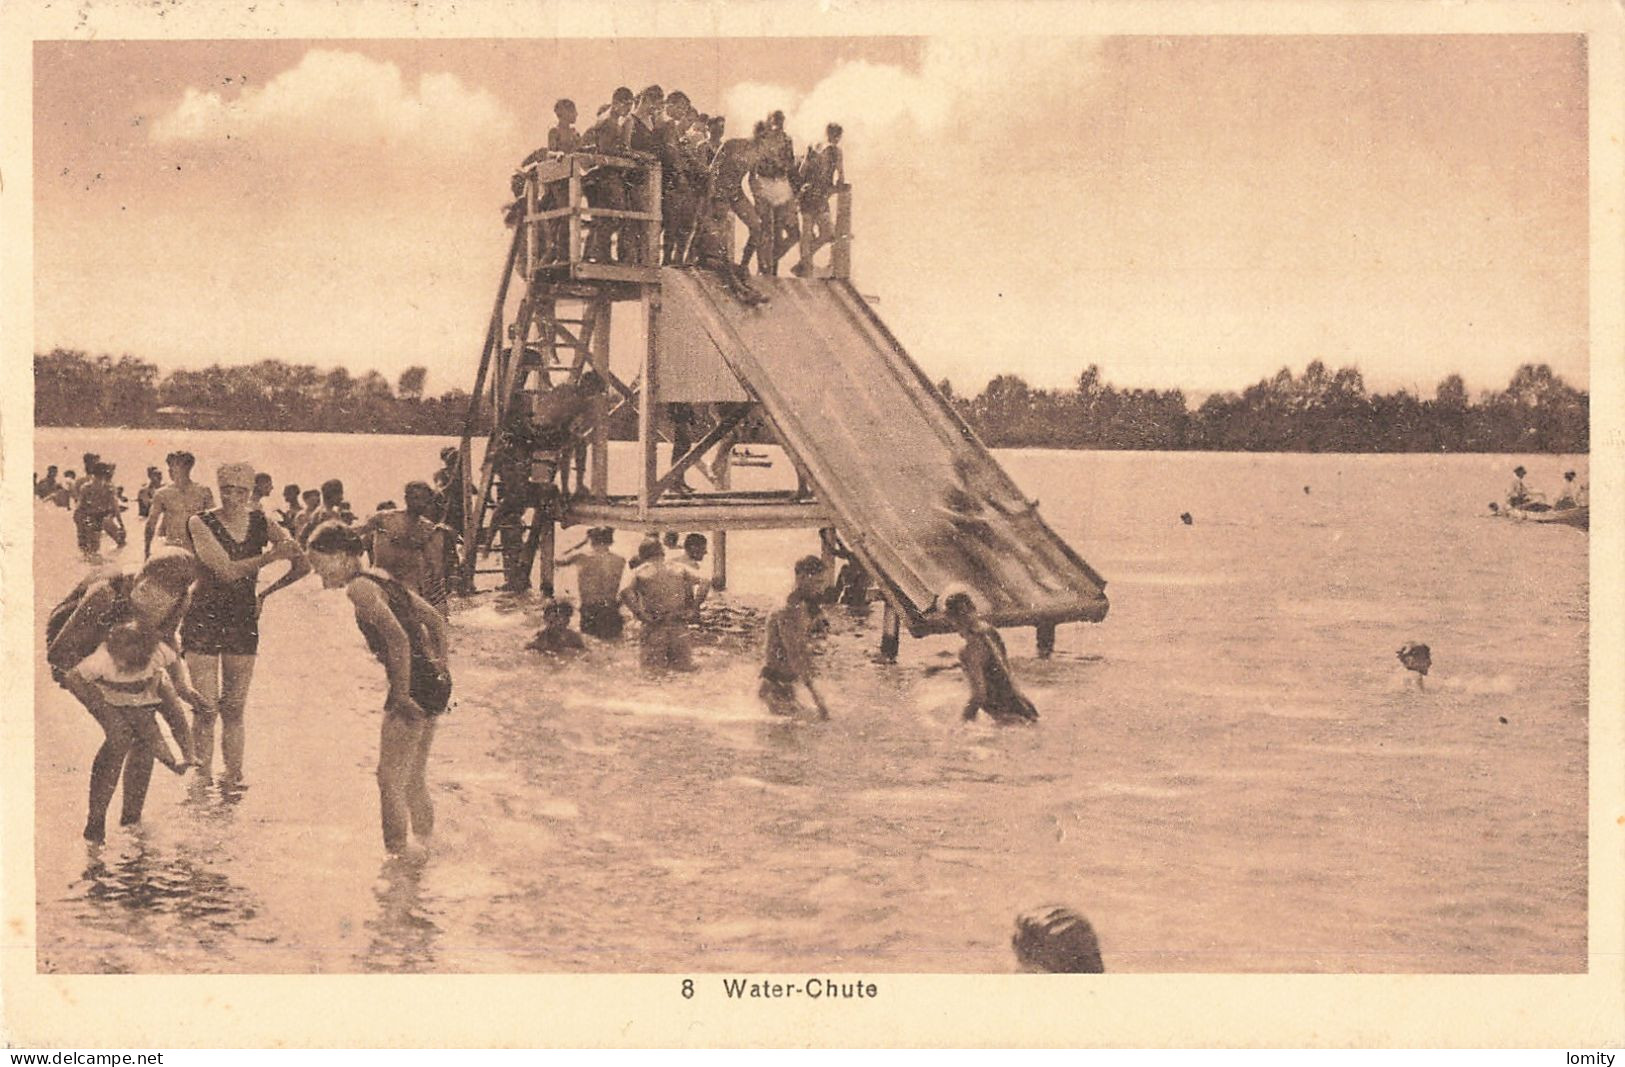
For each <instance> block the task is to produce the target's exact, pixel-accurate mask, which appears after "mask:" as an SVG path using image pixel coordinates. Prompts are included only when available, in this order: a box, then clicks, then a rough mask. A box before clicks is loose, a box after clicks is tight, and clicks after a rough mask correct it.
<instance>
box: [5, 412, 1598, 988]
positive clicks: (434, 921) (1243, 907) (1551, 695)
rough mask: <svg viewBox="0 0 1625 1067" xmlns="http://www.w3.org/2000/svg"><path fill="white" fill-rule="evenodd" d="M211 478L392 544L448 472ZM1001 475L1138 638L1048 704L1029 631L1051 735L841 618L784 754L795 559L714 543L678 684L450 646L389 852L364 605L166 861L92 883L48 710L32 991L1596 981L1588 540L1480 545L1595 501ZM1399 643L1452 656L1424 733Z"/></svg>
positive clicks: (1120, 461)
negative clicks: (903, 977)
mask: <svg viewBox="0 0 1625 1067" xmlns="http://www.w3.org/2000/svg"><path fill="white" fill-rule="evenodd" d="M184 443H185V444H187V445H188V446H190V447H191V448H192V450H193V451H195V452H196V453H197V454H198V456H199V460H200V474H203V475H206V474H207V473H209V472H212V470H213V467H214V465H215V464H216V463H217V462H220V461H223V460H227V459H235V458H239V457H240V456H250V457H252V458H254V459H255V460H256V462H257V464H258V465H259V467H260V468H261V469H265V470H269V471H271V472H272V473H273V474H274V475H275V476H276V478H277V481H278V484H279V487H280V484H281V483H282V482H283V481H285V480H296V481H299V482H300V484H304V485H313V484H317V483H319V482H320V481H321V480H322V478H324V477H328V476H331V475H333V474H338V475H340V476H342V477H344V478H345V479H346V482H347V484H348V485H349V487H350V490H351V492H350V497H351V499H352V501H354V502H355V503H356V505H357V507H358V509H359V510H362V511H363V512H365V511H366V510H368V509H370V507H371V505H372V504H374V503H376V502H377V501H378V500H382V499H386V498H393V499H396V500H399V499H400V484H401V483H402V482H403V481H405V480H406V479H407V478H408V477H422V476H426V475H427V474H428V473H429V472H430V471H432V469H433V467H434V466H435V460H434V456H435V452H436V450H437V449H438V447H439V446H440V444H441V443H442V442H440V441H438V440H433V439H427V438H381V439H380V438H364V437H349V436H321V435H297V434H287V435H254V434H211V433H196V434H185V435H184ZM171 447H174V443H172V442H171V441H169V440H160V439H155V438H153V437H152V436H151V435H150V432H142V431H74V430H42V431H40V432H39V433H38V437H37V440H36V466H37V467H39V468H41V469H43V468H44V466H45V464H46V463H57V464H58V465H59V466H63V467H70V466H71V467H75V468H77V467H78V466H79V464H78V462H77V460H78V454H79V453H80V452H82V451H84V450H85V449H86V448H94V449H95V450H97V451H99V452H100V453H101V454H102V455H103V457H104V458H106V459H110V460H114V461H117V462H118V463H119V466H120V471H119V473H120V479H119V480H120V481H122V482H124V483H125V484H126V486H127V487H128V488H129V490H130V491H131V492H132V495H133V490H134V489H135V487H136V482H137V480H138V477H139V474H138V472H139V471H140V470H141V469H143V468H144V467H145V466H146V465H147V464H148V463H155V462H158V461H159V460H160V458H161V456H162V454H163V452H165V451H167V450H168V449H169V448H171ZM1001 459H1002V460H1003V461H1004V462H1005V463H1006V465H1007V467H1008V468H1009V469H1010V471H1011V473H1012V474H1013V475H1014V476H1015V477H1016V479H1017V480H1018V481H1019V482H1020V483H1021V484H1022V486H1023V488H1024V489H1025V490H1026V491H1027V493H1028V494H1029V495H1030V496H1035V497H1038V498H1039V499H1040V500H1041V501H1042V504H1043V513H1044V515H1045V516H1046V518H1047V519H1048V521H1049V522H1050V523H1051V524H1052V525H1053V526H1054V527H1055V528H1056V529H1057V530H1058V531H1059V532H1060V533H1061V534H1062V536H1063V537H1065V538H1066V539H1067V540H1068V541H1069V542H1070V543H1071V544H1072V545H1073V546H1074V547H1075V548H1076V549H1078V551H1079V552H1080V554H1082V555H1083V556H1084V557H1085V558H1086V559H1088V560H1089V562H1090V563H1091V564H1092V565H1093V566H1094V567H1095V568H1096V569H1097V570H1099V571H1100V572H1101V573H1102V574H1104V575H1105V576H1106V578H1107V579H1108V581H1109V586H1108V589H1107V593H1108V595H1109V596H1110V598H1111V601H1112V610H1111V614H1110V615H1109V616H1108V618H1107V619H1106V621H1105V622H1104V623H1102V624H1100V625H1097V626H1081V625H1080V626H1067V627H1062V628H1061V630H1060V634H1059V643H1058V651H1057V654H1056V657H1055V658H1054V659H1053V660H1051V661H1048V662H1039V661H1037V660H1035V659H1034V658H1033V656H1032V638H1031V636H1030V635H1029V634H1025V633H1021V632H1018V631H1011V632H1008V633H1007V635H1006V636H1007V640H1008V642H1009V644H1010V646H1011V652H1012V655H1013V657H1014V660H1015V668H1016V671H1017V674H1018V677H1019V679H1020V681H1021V683H1022V685H1023V686H1024V688H1026V689H1027V691H1028V692H1029V694H1030V695H1031V696H1032V697H1033V699H1034V701H1035V702H1036V703H1037V705H1038V707H1039V708H1040V710H1041V711H1042V713H1043V719H1042V722H1041V723H1040V724H1039V725H1038V726H1037V727H1036V728H1033V729H1007V730H1001V729H996V728H994V727H991V726H987V725H973V726H963V725H960V724H959V723H958V721H957V711H958V708H959V706H960V702H961V700H962V698H963V683H962V682H961V681H960V679H959V677H958V675H957V674H956V673H954V672H952V671H948V672H943V673H927V671H926V668H927V667H928V666H931V665H935V664H940V663H943V662H945V661H946V660H947V658H948V657H949V656H950V655H951V652H952V650H953V648H954V647H955V642H954V641H953V640H952V639H951V638H932V639H927V640H922V641H911V640H905V641H904V645H903V654H902V661H901V663H900V665H898V666H896V667H879V666H876V665H874V664H872V663H870V662H869V656H870V655H871V654H872V652H873V651H874V648H875V645H876V643H877V640H878V636H877V626H878V613H877V615H876V616H875V617H872V618H868V619H858V618H849V617H846V616H844V615H843V616H837V618H836V620H835V624H834V632H833V633H832V635H831V636H830V638H829V640H828V642H827V647H826V650H825V652H824V656H823V669H824V672H825V687H824V688H825V692H826V695H827V696H828V698H829V699H830V702H831V704H832V705H833V708H834V713H835V718H834V721H832V722H830V723H828V724H816V723H803V722H792V721H782V720H777V719H773V718H770V717H769V716H768V715H766V713H765V712H764V711H763V709H762V708H761V707H760V706H759V705H758V704H757V702H756V699H755V671H756V668H757V665H758V656H759V652H758V646H759V639H758V637H757V636H756V632H755V625H756V621H755V620H757V619H759V613H760V612H762V611H765V610H768V609H770V608H771V607H772V605H773V602H774V601H775V600H777V599H778V598H779V597H780V596H782V594H783V592H784V591H785V589H786V588H787V586H788V578H787V570H788V564H789V562H790V561H791V560H793V559H794V558H795V556H797V555H800V554H802V553H803V552H806V551H810V550H812V549H814V547H815V538H814V537H813V535H812V533H811V532H810V531H793V532H785V533H755V534H741V535H735V536H734V537H733V538H732V539H731V543H730V546H729V547H730V557H731V563H732V568H731V571H730V575H729V577H730V590H729V592H728V594H727V595H726V597H725V599H723V600H722V601H721V603H722V604H723V605H724V606H726V607H727V608H728V609H730V610H729V614H728V616H727V618H728V622H729V624H730V632H729V633H726V634H724V635H723V636H722V637H721V639H720V640H719V642H718V643H717V644H714V645H707V646H704V647H701V648H700V649H699V650H698V652H697V659H698V662H699V666H700V670H699V671H698V672H697V673H696V674H694V675H690V676H686V677H680V678H673V679H664V680H661V679H649V678H644V677H641V676H640V675H639V674H638V672H637V669H636V650H635V647H634V646H633V645H632V644H630V643H628V644H626V645H624V646H618V647H602V646H601V647H599V648H597V649H595V651H594V653H593V654H592V655H591V656H590V657H589V658H588V659H587V660H586V661H585V662H580V663H575V664H570V665H567V666H562V667H558V666H553V665H550V664H546V663H543V662H541V661H539V660H536V659H533V658H530V657H529V656H528V655H527V654H526V653H524V652H523V651H521V649H520V646H521V645H522V644H523V643H524V641H525V640H526V639H527V638H528V636H529V634H530V633H531V632H532V631H533V630H534V629H535V627H536V626H537V625H538V620H537V618H536V611H535V605H534V603H531V602H518V603H515V602H512V601H509V600H502V599H499V598H497V597H496V596H494V595H487V596H482V597H480V598H477V599H476V600H475V601H473V602H471V603H469V604H465V605H462V606H460V607H459V608H458V610H457V611H456V613H455V615H454V623H455V625H454V631H455V634H454V652H453V667H454V672H455V674H456V678H457V688H458V699H459V703H458V706H457V708H456V709H455V711H454V712H453V713H452V714H451V715H450V716H448V717H447V718H446V719H444V720H442V722H443V725H442V727H441V729H440V732H439V735H438V737H437V739H436V742H435V749H434V756H433V758H432V761H431V771H430V776H431V785H432V790H433V793H434V797H435V801H436V804H437V805H438V812H439V830H438V832H437V837H436V841H435V845H434V849H433V852H432V854H431V855H430V857H429V858H428V859H427V860H426V861H425V862H421V863H407V862H399V861H396V862H391V861H386V859H385V857H384V855H383V852H382V847H381V841H380V838H379V832H378V827H377V804H378V801H377V794H376V786H375V784H374V781H373V777H372V769H373V766H374V763H375V760H376V755H377V729H378V722H379V711H378V709H379V708H380V707H381V705H382V694H383V672H382V669H381V668H379V667H378V665H377V664H376V662H375V661H373V660H372V659H371V658H370V657H369V656H368V655H367V653H366V650H365V647H364V645H363V644H362V640H361V637H360V635H359V634H358V633H357V632H356V629H355V626H354V623H353V621H352V618H351V615H350V612H349V610H348V605H347V603H346V601H345V600H344V599H343V596H342V594H338V593H328V592H324V591H322V590H320V589H319V588H317V587H316V585H315V584H314V582H305V583H301V585H300V586H296V587H294V588H293V589H291V590H289V591H287V592H285V593H283V594H279V595H278V596H277V597H275V598H273V599H272V600H271V601H270V603H269V606H268V607H267V609H266V615H265V619H264V624H263V631H264V634H265V637H264V639H263V641H262V646H261V655H260V658H259V663H258V666H257V674H256V680H255V685H254V689H253V694H252V696H251V699H250V706H249V755H248V774H249V780H250V788H249V790H248V791H247V792H246V794H244V795H243V796H242V797H241V798H240V799H239V800H237V801H235V802H227V801H225V800H222V799H221V798H220V797H219V795H218V794H213V793H205V794H203V795H200V796H198V797H196V798H189V797H188V794H187V787H186V786H185V784H184V783H183V782H182V781H181V780H180V779H177V778H175V777H173V776H171V775H168V773H167V772H165V771H164V770H163V769H162V768H161V767H160V768H159V769H158V770H157V771H156V772H155V776H154V784H153V788H152V792H151V795H150V796H149V799H148V803H147V811H146V822H145V824H144V825H143V826H142V827H140V828H139V829H137V830H134V831H130V830H116V831H113V832H111V833H110V835H109V838H108V842H107V844H106V845H105V846H101V847H99V848H97V847H92V846H88V845H86V844H85V843H84V842H83V841H82V840H80V838H79V830H80V828H81V827H82V825H83V821H84V791H85V784H86V781H87V777H88V771H89V763H90V759H91V756H92V755H93V754H94V752H95V749H96V745H97V743H98V742H99V738H100V732H99V730H98V729H97V728H96V726H95V724H94V722H93V721H92V720H91V719H90V718H89V716H88V715H86V714H84V712H83V711H82V710H80V709H79V708H78V706H77V705H76V704H75V703H74V702H73V701H72V699H71V698H69V697H68V696H67V695H66V694H65V693H63V692H61V691H60V690H58V689H56V688H55V687H54V686H52V685H51V684H50V682H49V679H48V677H46V676H45V675H44V673H43V672H39V673H37V674H36V679H35V684H36V688H37V692H38V694H39V698H38V701H37V704H36V726H37V738H38V745H37V750H36V771H37V774H36V788H37V811H36V859H37V871H38V883H37V888H38V900H39V913H38V920H39V960H38V962H39V966H40V968H41V969H42V970H46V971H57V972H87V971H88V972H119V971H138V972H155V971H156V972H249V973H253V972H307V971H308V972H356V971H483V972H511V971H701V970H712V971H726V972H734V971H747V970H757V969H769V970H779V971H806V972H812V971H814V970H815V969H816V970H833V969H837V968H839V969H843V970H856V971H871V972H887V971H894V972H895V971H927V972H929V971H943V972H1004V971H1009V970H1011V969H1012V960H1011V958H1010V950H1009V936H1010V932H1011V920H1012V917H1013V916H1014V915H1015V914H1016V913H1017V912H1018V911H1020V910H1024V909H1026V908H1030V907H1034V906H1037V905H1039V904H1044V903H1050V902H1064V903H1068V904H1071V905H1072V906H1074V907H1076V908H1078V909H1079V910H1081V911H1083V912H1084V913H1086V914H1087V915H1089V916H1090V918H1091V919H1092V920H1093V922H1094V924H1095V925H1096V927H1097V929H1098V930H1099V933H1100V939H1101V943H1102V948H1103V953H1104V956H1105V959H1106V964H1107V967H1108V969H1109V970H1113V971H1319V972H1341V971H1361V972H1384V971H1413V972H1415V971H1424V972H1529V971H1569V972H1572V971H1581V970H1584V968H1585V947H1586V925H1585V924H1586V836H1585V834H1586V829H1585V825H1586V824H1585V820H1586V759H1587V751H1586V714H1587V703H1586V645H1587V633H1588V631H1587V626H1588V623H1587V590H1586V552H1587V547H1588V544H1589V542H1588V539H1587V536H1586V535H1585V534H1584V533H1581V532H1579V531H1575V530H1570V529H1566V528H1553V527H1537V526H1529V525H1522V524H1515V523H1511V522H1505V521H1495V520H1489V519H1487V518H1483V517H1481V516H1482V515H1483V512H1484V507H1485V502H1486V501H1488V500H1490V499H1493V498H1495V497H1496V496H1497V495H1498V494H1499V492H1500V491H1501V490H1502V489H1503V487H1504V486H1503V483H1504V482H1506V481H1507V471H1508V470H1509V469H1510V467H1511V466H1512V465H1513V463H1514V462H1515V461H1521V462H1523V463H1524V464H1525V465H1526V466H1528V467H1529V468H1530V470H1531V471H1532V472H1533V475H1532V479H1531V480H1532V482H1537V483H1548V484H1549V483H1553V482H1556V481H1557V480H1558V478H1559V476H1560V474H1561V472H1562V470H1563V469H1564V468H1565V466H1577V467H1578V468H1579V469H1580V470H1581V472H1582V477H1585V468H1584V458H1583V457H1581V458H1579V459H1577V460H1561V459H1554V458H1551V457H1536V458H1534V459H1531V458H1529V457H1518V458H1516V459H1515V458H1514V457H1494V456H1490V457H1485V456H1456V457H1436V456H1358V457H1351V456H1300V455H1285V456H1280V455H1269V456H1253V455H1215V454H1156V453H1106V454H1091V453H1062V452H1020V453H1007V454H1002V455H1001ZM784 466H785V465H784V464H783V463H780V464H778V466H777V467H776V468H775V469H774V470H770V471H760V470H745V471H740V472H738V473H739V476H740V477H739V480H740V481H742V482H744V483H745V484H747V485H752V486H754V485H756V484H758V483H760V484H763V485H765V484H771V483H773V482H774V480H775V479H778V478H781V477H783V476H784V475H785V472H784V471H783V470H782V468H783V467H784ZM1305 486H1308V487H1309V489H1310V491H1309V492H1308V493H1307V494H1306V493H1305V492H1304V487H1305ZM1186 511H1188V512H1190V513H1191V514H1192V516H1193V519H1194V522H1193V524H1192V525H1190V526H1185V525H1183V524H1181V523H1180V521H1179V514H1180V513H1181V512H1186ZM37 514H38V523H37V527H36V585H37V589H36V604H37V606H38V609H39V611H40V614H39V618H40V619H43V610H45V609H48V608H49V606H50V604H52V603H54V602H55V600H56V599H57V598H58V597H59V596H60V595H61V594H62V593H63V592H64V591H65V590H66V589H67V588H68V587H69V586H70V585H71V584H72V583H73V582H74V581H76V580H77V579H78V577H79V576H80V575H81V574H82V573H83V571H84V565H83V564H82V563H80V562H79V561H78V560H77V558H76V555H75V552H74V547H73V538H72V528H71V523H70V522H69V519H68V517H67V514H66V513H65V512H62V511H59V510H57V509H54V508H45V507H41V508H40V509H39V511H38V513H37ZM132 515H133V512H132ZM131 521H132V522H133V519H132V520H131ZM570 533H571V531H567V532H566V533H565V535H564V536H563V539H562V540H561V545H568V544H570V543H573V540H574V538H573V537H571V536H570ZM622 540H623V544H622V546H621V547H622V548H623V549H624V548H629V547H630V545H629V544H628V543H626V542H630V540H631V538H630V536H626V535H623V539H622ZM134 543H135V544H137V545H138V544H139V536H138V535H137V537H136V538H135V542H134ZM139 555H140V550H139V548H138V547H135V548H131V549H126V550H125V551H124V552H123V553H122V554H118V555H110V559H112V560H113V561H115V562H117V561H128V560H133V559H138V558H139ZM561 585H562V586H563V587H564V588H566V589H568V587H569V585H570V581H569V579H568V578H566V579H565V580H564V581H563V582H562V583H561ZM1406 640H1421V641H1426V642H1427V643H1428V644H1430V645H1431V646H1432V649H1433V656H1434V670H1433V674H1432V675H1430V677H1429V678H1428V681H1427V686H1428V689H1427V691H1426V692H1420V693H1419V692H1417V691H1416V690H1415V689H1414V688H1407V687H1406V686H1405V685H1404V679H1403V678H1402V677H1401V675H1402V673H1403V672H1402V671H1401V669H1400V667H1399V665H1398V662H1397V660H1396V659H1395V658H1394V650H1395V649H1397V648H1398V647H1399V645H1400V644H1401V643H1402V642H1404V641H1406ZM39 659H40V657H36V662H38V661H39ZM1503 719H1504V720H1505V721H1504V722H1503V721H1502V720H1503ZM160 775H162V776H163V777H158V776H160ZM116 802H117V801H116V800H115V803H116Z"/></svg>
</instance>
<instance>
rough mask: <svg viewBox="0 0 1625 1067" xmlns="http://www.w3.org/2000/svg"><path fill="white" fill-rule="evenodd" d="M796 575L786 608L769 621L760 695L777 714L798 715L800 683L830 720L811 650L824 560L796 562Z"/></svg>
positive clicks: (820, 713) (807, 558)
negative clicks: (816, 681)
mask: <svg viewBox="0 0 1625 1067" xmlns="http://www.w3.org/2000/svg"><path fill="white" fill-rule="evenodd" d="M795 576H796V578H795V585H794V586H793V587H792V588H791V590H790V595H789V597H788V598H786V599H785V602H784V607H782V608H780V609H779V610H778V611H775V612H774V613H773V614H772V615H769V616H768V618H767V655H766V662H764V663H763V664H762V684H761V687H760V688H758V689H757V691H756V695H757V696H759V697H761V698H762V701H763V703H765V704H766V705H767V707H768V710H769V711H771V712H773V713H774V714H775V715H795V714H797V713H798V712H800V711H801V705H800V704H799V703H798V702H797V701H796V683H797V682H800V683H801V685H802V687H803V688H805V689H806V690H807V695H808V696H810V697H812V700H813V706H814V707H816V708H817V709H818V717H819V718H820V719H827V718H829V707H828V706H827V705H826V704H825V703H824V698H823V697H822V696H820V695H819V692H818V690H817V688H815V687H814V686H813V681H812V679H813V661H812V650H811V649H810V648H809V637H810V635H811V632H812V623H813V604H814V603H815V602H816V601H817V599H818V597H819V596H821V595H822V593H823V590H824V561H823V560H821V559H819V558H818V557H817V556H803V557H802V558H801V559H799V560H797V561H796V568H795Z"/></svg>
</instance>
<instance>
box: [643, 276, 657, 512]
mask: <svg viewBox="0 0 1625 1067" xmlns="http://www.w3.org/2000/svg"><path fill="white" fill-rule="evenodd" d="M640 303H641V307H642V314H643V338H644V343H643V374H642V378H643V386H642V388H641V389H640V390H639V391H638V508H639V510H641V511H645V512H646V511H647V510H648V509H649V507H650V506H651V505H652V504H653V503H654V502H655V500H656V498H657V497H658V495H659V494H658V492H657V490H656V483H657V481H658V479H657V478H656V463H657V457H656V453H655V445H656V431H655V403H656V398H655V392H656V389H655V360H656V358H657V357H656V352H658V351H659V338H658V337H657V336H656V333H655V331H656V330H657V329H658V325H657V323H658V319H657V316H658V314H659V297H658V296H657V295H656V294H655V292H654V290H652V289H645V290H644V292H643V299H642V301H641V302H640Z"/></svg>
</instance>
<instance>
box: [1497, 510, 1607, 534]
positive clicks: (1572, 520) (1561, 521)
mask: <svg viewBox="0 0 1625 1067" xmlns="http://www.w3.org/2000/svg"><path fill="white" fill-rule="evenodd" d="M1495 514H1496V515H1499V516H1502V517H1504V518H1508V519H1517V520H1518V521H1519V522H1540V523H1555V524H1557V525H1559V526H1573V527H1575V528H1576V529H1580V530H1589V529H1591V507H1590V505H1584V506H1581V507H1573V508H1547V507H1540V508H1514V507H1502V508H1497V509H1495Z"/></svg>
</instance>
